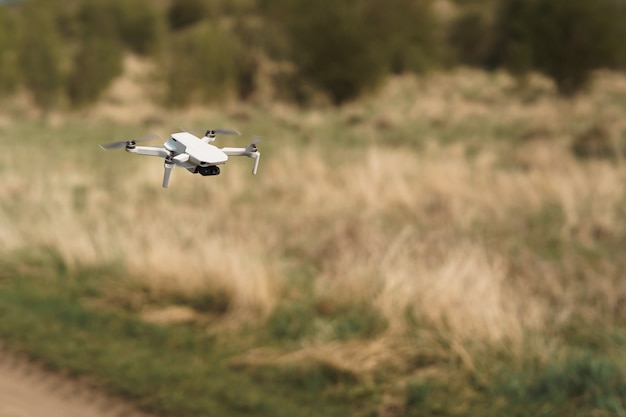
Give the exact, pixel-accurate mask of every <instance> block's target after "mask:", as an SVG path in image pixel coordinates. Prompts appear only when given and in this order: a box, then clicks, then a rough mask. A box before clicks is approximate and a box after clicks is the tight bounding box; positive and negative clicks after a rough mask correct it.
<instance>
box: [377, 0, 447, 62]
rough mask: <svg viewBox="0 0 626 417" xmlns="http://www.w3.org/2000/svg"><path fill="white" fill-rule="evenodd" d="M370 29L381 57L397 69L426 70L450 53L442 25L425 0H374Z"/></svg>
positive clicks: (443, 59) (428, 2)
mask: <svg viewBox="0 0 626 417" xmlns="http://www.w3.org/2000/svg"><path fill="white" fill-rule="evenodd" d="M367 7H368V9H369V11H368V14H369V16H367V21H368V29H366V30H368V31H373V33H374V34H375V36H374V39H373V40H372V41H373V42H374V45H375V46H376V48H377V55H378V59H384V60H385V61H386V64H387V66H388V69H390V70H391V71H392V72H394V73H402V72H407V71H409V72H418V73H421V72H424V71H427V70H429V69H432V68H435V67H437V66H439V65H440V64H441V63H442V62H443V61H445V60H446V55H447V54H448V52H447V50H446V45H445V42H444V39H443V36H442V35H443V31H442V28H441V25H440V23H439V21H438V19H437V17H436V16H435V14H434V13H433V10H432V7H431V2H430V1H425V0H418V1H416V0H395V1H392V2H390V1H386V0H370V1H368V2H367Z"/></svg>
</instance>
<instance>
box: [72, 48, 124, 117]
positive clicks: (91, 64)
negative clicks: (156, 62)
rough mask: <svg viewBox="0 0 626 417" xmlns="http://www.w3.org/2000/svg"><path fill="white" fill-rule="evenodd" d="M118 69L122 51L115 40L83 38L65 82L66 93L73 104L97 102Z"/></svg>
mask: <svg viewBox="0 0 626 417" xmlns="http://www.w3.org/2000/svg"><path fill="white" fill-rule="evenodd" d="M121 72H122V52H121V50H120V48H119V45H118V44H117V43H116V42H115V41H114V40H112V39H107V38H99V37H96V36H88V37H87V38H85V39H83V40H82V42H81V45H80V49H79V51H78V53H77V54H76V55H75V57H74V62H73V67H72V72H71V74H70V77H69V78H68V81H67V94H68V97H69V99H70V101H71V103H72V105H74V106H82V105H86V104H89V103H93V102H95V101H97V100H98V98H99V97H100V95H101V94H102V92H104V90H105V89H106V88H107V87H108V86H109V84H110V83H111V81H113V80H114V79H115V78H116V77H117V76H118V75H120V74H121Z"/></svg>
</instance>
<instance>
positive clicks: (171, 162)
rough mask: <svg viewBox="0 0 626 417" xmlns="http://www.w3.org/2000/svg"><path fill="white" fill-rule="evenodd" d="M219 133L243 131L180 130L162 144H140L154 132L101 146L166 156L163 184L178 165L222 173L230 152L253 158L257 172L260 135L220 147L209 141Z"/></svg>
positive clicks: (209, 173)
mask: <svg viewBox="0 0 626 417" xmlns="http://www.w3.org/2000/svg"><path fill="white" fill-rule="evenodd" d="M216 134H226V135H229V134H236V135H239V134H240V133H239V132H237V131H236V130H207V132H206V133H205V135H204V137H202V138H199V137H197V136H195V135H193V134H191V133H189V132H178V133H172V134H171V135H170V138H169V139H168V140H167V141H166V142H165V143H164V144H163V146H161V147H157V146H137V145H136V143H137V142H139V141H143V140H148V139H150V138H152V137H153V136H152V135H151V136H150V137H146V138H143V139H138V140H137V141H134V140H131V141H122V142H114V143H109V144H106V145H100V147H101V148H102V149H115V148H121V147H125V149H126V152H130V153H136V154H138V155H148V156H158V157H161V158H164V159H165V162H164V164H163V167H164V172H163V188H167V187H168V186H169V182H170V175H171V173H172V169H173V168H174V166H176V165H178V166H179V167H182V168H185V169H186V170H187V171H189V172H191V173H192V174H200V175H202V176H212V175H218V174H219V173H220V167H219V165H223V164H225V163H226V161H228V157H229V156H247V157H250V158H253V159H254V166H253V168H252V174H254V175H256V173H257V169H258V167H259V160H260V158H261V152H259V150H258V148H257V146H256V144H257V143H258V142H259V141H260V138H254V139H253V140H252V142H251V143H250V145H248V146H247V147H245V148H228V147H224V148H218V147H217V146H215V145H212V144H211V143H209V142H213V141H214V140H215V135H216Z"/></svg>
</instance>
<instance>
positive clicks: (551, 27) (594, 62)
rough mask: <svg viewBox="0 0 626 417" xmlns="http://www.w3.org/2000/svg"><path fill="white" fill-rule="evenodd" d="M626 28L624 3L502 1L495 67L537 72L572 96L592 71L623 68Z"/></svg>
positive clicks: (611, 0)
mask: <svg viewBox="0 0 626 417" xmlns="http://www.w3.org/2000/svg"><path fill="white" fill-rule="evenodd" d="M625 28H626V6H625V5H624V3H623V1H621V0H597V1H593V2H590V1H587V0H504V1H503V4H502V7H501V9H500V13H499V16H498V24H497V26H496V32H495V38H496V41H495V42H494V48H493V51H492V63H493V64H494V65H495V66H503V67H505V68H507V69H509V70H511V71H512V72H513V73H517V74H524V73H526V72H527V71H529V70H531V69H534V70H538V71H540V72H542V73H544V74H546V75H548V76H549V77H551V78H552V79H553V80H554V82H555V83H556V85H557V87H558V89H559V91H560V92H561V93H562V94H564V95H572V94H575V93H577V92H579V91H580V90H582V89H583V88H584V87H585V86H586V85H587V84H588V82H589V80H590V76H591V73H592V71H593V70H596V69H599V68H618V67H620V66H623V65H624V56H625V49H624V36H625V35H626V29H625Z"/></svg>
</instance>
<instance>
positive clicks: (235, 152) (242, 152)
mask: <svg viewBox="0 0 626 417" xmlns="http://www.w3.org/2000/svg"><path fill="white" fill-rule="evenodd" d="M221 150H222V152H224V153H225V154H226V155H228V156H250V155H249V152H248V151H247V148H221Z"/></svg>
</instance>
